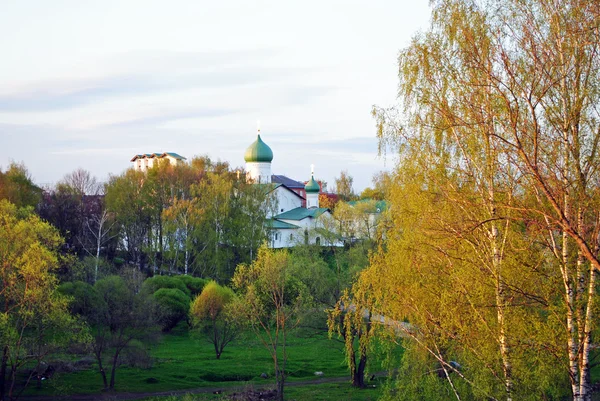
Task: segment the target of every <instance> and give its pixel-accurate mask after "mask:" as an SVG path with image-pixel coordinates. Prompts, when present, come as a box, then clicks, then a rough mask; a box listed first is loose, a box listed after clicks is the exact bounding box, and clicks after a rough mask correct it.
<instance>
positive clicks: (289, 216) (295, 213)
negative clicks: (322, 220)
mask: <svg viewBox="0 0 600 401" xmlns="http://www.w3.org/2000/svg"><path fill="white" fill-rule="evenodd" d="M328 210H329V209H327V208H326V207H315V208H311V209H306V208H303V207H297V208H295V209H292V210H288V211H287V212H283V213H281V214H278V215H277V216H275V217H273V218H274V219H283V220H302V219H305V218H307V217H312V218H316V217H319V216H320V215H322V214H323V213H325V212H327V211H328Z"/></svg>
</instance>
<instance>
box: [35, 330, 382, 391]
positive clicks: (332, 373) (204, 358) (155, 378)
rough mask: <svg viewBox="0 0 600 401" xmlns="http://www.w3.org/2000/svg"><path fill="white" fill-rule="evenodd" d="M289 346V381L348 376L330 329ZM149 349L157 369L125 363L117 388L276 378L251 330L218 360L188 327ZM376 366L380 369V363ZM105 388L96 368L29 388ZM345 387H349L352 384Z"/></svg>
mask: <svg viewBox="0 0 600 401" xmlns="http://www.w3.org/2000/svg"><path fill="white" fill-rule="evenodd" d="M288 350H289V361H288V369H287V370H288V372H289V378H288V380H289V381H298V380H303V379H314V378H315V376H314V372H315V371H322V372H324V374H325V377H339V376H347V375H348V370H347V367H346V365H345V362H344V352H343V344H342V343H341V342H339V341H337V340H329V339H328V338H327V335H326V333H320V334H318V335H313V336H309V335H295V336H290V338H289V340H288ZM149 351H150V354H151V355H152V356H153V358H154V360H155V363H154V365H153V366H152V368H149V369H139V368H129V367H125V366H123V367H120V368H119V369H118V370H117V377H116V390H117V391H119V392H122V391H127V392H158V391H167V390H179V389H190V388H197V387H219V386H223V387H225V386H228V385H240V384H241V385H243V384H244V383H245V382H246V381H251V382H252V383H254V385H256V386H263V385H265V386H268V385H270V384H271V383H272V380H271V379H266V380H265V379H261V378H260V375H261V373H263V372H265V373H267V374H268V375H269V376H270V377H273V374H272V371H273V361H272V359H271V357H270V356H269V354H268V352H267V351H266V349H265V348H264V347H263V346H262V344H261V343H259V342H258V340H257V339H256V338H255V337H254V336H253V335H252V334H248V335H247V336H245V337H244V338H241V339H239V340H237V341H236V342H235V343H232V344H230V345H229V346H228V347H227V348H226V349H225V352H224V353H223V355H222V356H221V359H220V360H216V359H215V355H214V350H213V348H212V344H210V343H208V342H207V341H206V340H205V339H203V338H198V337H195V336H194V335H193V334H191V333H189V332H188V331H187V329H185V328H183V327H178V328H177V329H176V330H175V331H174V332H173V333H171V334H168V335H165V336H164V337H163V338H162V339H161V341H160V343H158V344H155V345H153V346H151V347H149ZM373 370H381V368H380V366H375V367H374V368H373ZM320 386H331V388H330V389H329V390H331V391H333V389H334V388H338V387H339V386H340V384H329V385H320ZM101 387H102V381H101V378H100V375H99V373H98V372H97V370H88V371H80V372H74V373H63V374H60V375H56V376H55V377H54V378H53V379H52V380H49V381H48V382H45V383H44V386H43V388H42V389H41V390H38V389H35V388H34V386H32V387H30V388H29V389H28V390H27V391H28V394H75V393H78V394H90V393H98V392H99V391H100V390H101ZM317 387H319V386H317ZM342 387H344V386H342ZM329 390H328V391H329ZM295 391H299V390H296V389H292V388H290V394H293V393H294V392H295ZM344 391H349V386H346V390H344ZM315 399H316V398H315Z"/></svg>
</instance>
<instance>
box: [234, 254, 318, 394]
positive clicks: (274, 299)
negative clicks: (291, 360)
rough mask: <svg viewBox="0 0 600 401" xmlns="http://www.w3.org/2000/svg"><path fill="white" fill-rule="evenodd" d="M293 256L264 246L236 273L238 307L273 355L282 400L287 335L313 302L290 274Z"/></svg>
mask: <svg viewBox="0 0 600 401" xmlns="http://www.w3.org/2000/svg"><path fill="white" fill-rule="evenodd" d="M290 269H291V262H290V256H289V254H288V253H287V252H286V251H282V252H278V251H273V250H270V249H267V248H266V246H263V247H261V248H260V249H259V251H258V256H257V258H256V260H255V261H254V262H253V263H252V264H251V265H244V264H241V265H239V266H238V267H237V269H236V271H235V275H234V276H233V284H234V286H235V288H236V289H237V290H238V291H240V293H241V297H240V299H239V302H237V304H236V306H237V310H238V313H239V314H240V316H241V318H243V319H244V320H245V321H246V322H248V324H250V327H251V328H252V331H254V333H255V334H256V336H257V337H258V338H259V340H260V341H261V342H262V344H263V345H264V346H265V348H266V349H267V350H268V351H269V353H270V354H271V358H272V359H273V364H274V368H275V377H276V380H277V397H278V399H279V400H281V401H283V390H284V384H285V378H286V372H285V369H286V364H287V359H288V352H287V336H288V335H289V332H290V330H291V329H293V328H294V327H296V326H297V325H298V323H299V322H300V316H301V314H300V312H301V311H302V309H303V308H305V307H306V306H307V305H309V303H310V296H309V294H308V291H306V287H305V286H304V285H303V284H302V282H301V281H300V280H298V279H296V278H295V277H293V276H292V275H291V274H290V273H291V271H290Z"/></svg>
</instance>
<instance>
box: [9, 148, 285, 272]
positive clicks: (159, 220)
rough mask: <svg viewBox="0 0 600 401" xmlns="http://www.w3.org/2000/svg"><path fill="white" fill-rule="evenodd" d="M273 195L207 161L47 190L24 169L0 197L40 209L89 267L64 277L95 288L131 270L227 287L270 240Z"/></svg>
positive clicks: (73, 178)
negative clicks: (102, 277) (105, 274)
mask: <svg viewBox="0 0 600 401" xmlns="http://www.w3.org/2000/svg"><path fill="white" fill-rule="evenodd" d="M268 192H269V189H268V188H266V187H265V186H257V185H252V184H249V183H246V180H245V177H244V176H241V177H240V176H239V173H237V172H234V171H233V170H232V169H231V168H230V167H229V165H228V163H226V162H212V161H211V160H210V159H209V158H207V157H199V158H194V159H193V160H192V161H191V163H189V164H182V165H177V166H172V165H170V164H169V163H162V164H160V165H158V166H156V167H155V168H153V169H151V170H149V171H148V172H140V171H135V170H134V169H129V170H127V171H125V172H124V173H122V174H120V175H115V176H111V177H110V178H109V180H108V182H107V183H106V184H104V185H101V184H99V183H98V182H97V180H96V179H95V178H94V177H92V176H91V175H90V174H89V173H88V172H86V171H85V170H82V169H79V170H76V171H74V172H73V173H71V174H68V175H66V176H65V177H64V178H63V179H62V180H61V181H60V182H59V183H58V184H57V185H56V187H55V188H52V189H46V190H42V189H40V188H37V187H36V186H35V185H34V184H33V182H32V181H31V179H30V178H29V176H28V173H27V170H26V168H25V167H24V166H23V165H16V164H12V165H11V166H9V168H8V169H7V170H6V172H4V173H2V172H0V197H2V198H5V199H8V200H9V201H11V202H12V203H14V204H16V205H18V206H30V207H33V208H35V210H36V212H37V213H38V214H39V216H40V217H42V218H43V219H44V220H46V221H48V222H49V223H50V224H52V225H53V226H55V227H56V228H58V229H59V231H60V233H61V235H62V236H63V237H64V238H65V244H64V251H65V252H68V253H70V254H72V255H74V256H76V257H77V258H78V259H80V260H81V261H82V262H81V263H82V264H81V265H80V266H79V268H78V269H77V268H70V271H66V270H65V271H62V273H63V274H66V275H67V277H68V278H79V279H84V280H88V281H89V280H92V281H93V280H94V279H95V278H97V277H98V271H99V270H103V269H104V270H107V269H108V270H107V271H111V269H112V271H113V272H114V271H115V268H117V269H118V267H120V266H122V265H124V264H127V265H134V266H136V267H138V268H139V269H140V270H142V271H144V272H149V274H195V275H199V276H203V277H212V278H214V279H217V280H227V279H228V278H230V277H231V276H232V275H233V271H234V269H235V266H236V265H237V264H239V263H243V262H246V263H247V262H250V261H251V260H252V258H253V255H255V253H256V250H257V249H258V247H259V246H260V245H261V244H262V243H263V242H264V241H265V240H267V238H268V235H269V227H268V226H267V223H266V218H265V217H266V214H267V212H268V210H269V208H272V207H274V205H273V200H272V199H271V197H270V196H268ZM82 275H83V276H86V277H83V276H82Z"/></svg>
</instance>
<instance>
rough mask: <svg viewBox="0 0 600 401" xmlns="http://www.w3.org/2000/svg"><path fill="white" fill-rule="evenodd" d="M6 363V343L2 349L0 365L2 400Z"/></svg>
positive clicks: (0, 392) (1, 396) (4, 390)
mask: <svg viewBox="0 0 600 401" xmlns="http://www.w3.org/2000/svg"><path fill="white" fill-rule="evenodd" d="M7 364H8V345H5V346H4V349H3V351H2V363H1V365H0V400H2V401H4V395H5V392H6V366H7Z"/></svg>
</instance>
